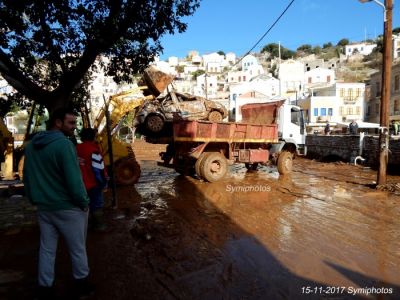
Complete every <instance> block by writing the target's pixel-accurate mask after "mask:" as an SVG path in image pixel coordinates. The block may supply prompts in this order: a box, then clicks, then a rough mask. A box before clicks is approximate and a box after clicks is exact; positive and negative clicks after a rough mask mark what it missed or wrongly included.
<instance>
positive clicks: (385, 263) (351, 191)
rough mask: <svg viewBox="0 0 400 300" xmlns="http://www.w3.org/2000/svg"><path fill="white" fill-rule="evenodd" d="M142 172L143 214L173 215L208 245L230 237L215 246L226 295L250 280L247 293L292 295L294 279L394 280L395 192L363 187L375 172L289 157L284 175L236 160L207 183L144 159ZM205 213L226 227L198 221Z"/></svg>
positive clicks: (398, 245)
mask: <svg viewBox="0 0 400 300" xmlns="http://www.w3.org/2000/svg"><path fill="white" fill-rule="evenodd" d="M142 169H143V175H142V178H141V179H140V182H139V183H138V184H137V186H136V189H137V191H138V193H139V194H140V195H141V197H142V204H141V206H142V211H141V213H142V214H141V216H142V217H143V216H145V217H148V218H150V219H151V218H156V219H157V218H162V215H163V214H164V215H166V214H168V213H169V212H171V211H174V212H175V213H176V212H179V216H180V217H181V218H183V219H184V220H185V222H186V223H187V224H193V226H194V227H195V228H201V230H204V231H205V232H207V234H206V235H207V236H208V237H213V238H212V239H214V240H215V241H214V242H216V241H217V240H219V239H221V237H224V236H233V237H234V238H228V239H226V240H225V241H223V240H222V241H219V242H217V244H218V245H220V250H221V251H222V253H223V255H224V260H223V263H222V264H223V265H224V266H225V267H226V266H227V265H228V266H229V265H231V267H230V268H231V269H232V271H231V272H233V273H232V274H234V275H232V276H233V277H235V276H236V277H235V278H234V279H232V282H235V285H236V286H237V288H236V289H233V290H232V291H231V292H230V293H228V294H229V295H231V296H232V295H243V294H246V293H247V292H244V291H246V290H247V287H248V286H249V285H252V286H254V288H255V290H254V291H255V292H254V293H255V294H254V295H257V293H258V292H259V293H260V295H267V294H268V293H269V292H268V291H271V290H273V291H274V292H276V293H278V294H279V293H281V294H282V295H283V298H285V297H287V298H292V299H296V297H294V294H293V293H295V290H294V289H293V288H292V287H293V286H294V287H296V291H297V292H298V289H299V288H300V286H301V285H311V284H314V286H315V284H324V285H326V286H342V285H344V286H354V287H356V286H363V285H365V284H378V283H377V282H385V283H388V284H392V285H394V286H400V278H399V277H398V269H399V266H400V253H399V249H400V218H399V216H400V209H399V205H398V204H399V203H400V202H399V201H400V200H399V199H400V198H399V197H398V196H396V195H393V194H388V193H387V192H377V191H374V190H371V189H370V188H368V187H366V185H367V184H370V183H371V182H373V180H374V177H375V174H374V172H373V171H372V170H365V169H361V168H353V167H352V166H348V165H334V164H319V163H316V162H311V161H307V160H296V163H295V170H294V172H293V173H292V174H291V175H290V176H285V177H279V175H277V172H276V171H275V170H274V168H269V167H261V168H260V170H259V171H258V172H247V170H246V169H245V167H244V166H243V165H234V166H232V167H231V169H230V175H228V176H227V177H226V178H225V179H224V180H222V181H220V182H216V183H205V182H202V181H199V180H197V179H195V178H183V177H181V176H179V175H177V174H176V173H175V172H174V171H173V170H170V169H166V168H162V167H156V166H154V165H151V164H148V165H145V166H144V167H142ZM392 179H393V180H395V179H396V178H392ZM220 217H222V219H221V218H220ZM207 218H208V220H209V222H210V224H211V223H213V222H216V224H223V223H224V222H227V226H226V228H224V227H221V226H217V227H216V228H213V227H212V226H211V227H208V226H206V225H200V227H199V224H202V223H201V222H204V219H206V220H207ZM200 219H202V220H203V221H199V220H200ZM198 222H200V223H198ZM228 224H229V226H228ZM232 228H238V229H240V230H239V231H238V230H237V229H236V230H234V229H232ZM199 230H200V229H199ZM224 231H227V232H225V233H223V232H224ZM228 231H229V232H228ZM233 231H238V232H240V233H239V234H238V232H233ZM216 263H217V262H216ZM220 263H221V262H218V264H220ZM218 264H217V265H218ZM218 266H219V267H221V266H220V265H218ZM211 269H212V268H211ZM213 270H214V269H213ZM213 272H216V271H215V270H214V271H213ZM221 272H222V271H221ZM222 273H223V272H222ZM221 276H222V277H224V276H225V275H221ZM228 277H229V276H228ZM288 280H289V281H293V282H294V284H293V285H291V286H292V287H290V288H288V287H287V286H285V285H287V281H288ZM199 285H200V284H199ZM231 286H232V285H230V284H226V285H225V292H226V291H229V288H230V287H231ZM265 287H268V288H265ZM271 299H272V298H271Z"/></svg>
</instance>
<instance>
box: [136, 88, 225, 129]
mask: <svg viewBox="0 0 400 300" xmlns="http://www.w3.org/2000/svg"><path fill="white" fill-rule="evenodd" d="M227 116H228V110H227V109H226V108H225V106H223V105H222V104H220V103H218V102H216V101H211V100H207V99H205V98H203V97H199V96H193V95H190V94H182V93H177V92H175V91H169V92H168V93H167V95H166V96H163V97H159V98H157V99H155V100H153V101H149V102H147V103H146V104H145V105H144V106H143V108H142V109H141V110H140V111H139V112H138V115H137V121H138V123H139V124H142V125H144V127H145V129H146V130H147V131H149V132H151V133H159V132H161V131H162V130H163V128H164V126H165V124H166V123H167V122H172V121H173V120H190V121H194V120H208V121H210V122H221V121H222V120H223V119H225V118H226V117H227Z"/></svg>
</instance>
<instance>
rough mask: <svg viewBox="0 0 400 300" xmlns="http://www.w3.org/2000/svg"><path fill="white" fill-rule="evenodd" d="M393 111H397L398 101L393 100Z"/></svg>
mask: <svg viewBox="0 0 400 300" xmlns="http://www.w3.org/2000/svg"><path fill="white" fill-rule="evenodd" d="M393 110H394V111H395V112H398V111H399V100H394V105H393Z"/></svg>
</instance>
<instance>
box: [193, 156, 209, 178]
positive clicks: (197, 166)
mask: <svg viewBox="0 0 400 300" xmlns="http://www.w3.org/2000/svg"><path fill="white" fill-rule="evenodd" d="M208 154H209V153H207V152H203V153H202V154H201V155H200V156H199V158H198V159H197V160H196V163H195V164H194V171H195V172H196V175H197V176H198V177H199V178H200V179H203V175H201V163H202V161H203V159H204V158H205V157H207V156H208Z"/></svg>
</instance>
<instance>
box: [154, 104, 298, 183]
mask: <svg viewBox="0 0 400 300" xmlns="http://www.w3.org/2000/svg"><path fill="white" fill-rule="evenodd" d="M241 111H242V116H243V119H242V122H241V123H232V122H226V123H222V122H207V121H186V120H178V121H174V123H173V142H172V143H170V144H169V145H168V147H167V152H165V153H161V156H162V159H164V164H165V165H167V166H170V167H173V168H174V169H175V170H176V171H177V172H178V173H180V174H183V175H191V174H193V173H195V174H196V175H197V176H198V177H199V178H201V179H204V180H205V181H209V182H215V181H218V180H220V179H222V178H223V177H224V176H225V175H226V173H227V171H228V166H229V165H231V164H234V163H244V164H245V165H246V168H247V169H248V170H251V171H255V170H257V168H258V166H259V165H268V164H275V165H276V166H277V169H278V171H279V173H280V174H288V173H290V172H291V171H292V160H293V159H294V157H295V155H296V154H300V153H301V152H302V151H304V150H302V148H303V147H302V146H303V145H304V144H303V145H302V144H301V141H302V140H303V141H304V137H302V135H304V122H303V118H302V111H301V110H300V109H299V108H298V107H296V106H293V105H288V104H285V101H284V100H281V101H274V102H269V103H261V104H246V105H244V106H242V110H241ZM283 130H286V132H283ZM288 130H290V131H291V133H289V132H288ZM297 138H298V140H299V141H300V143H297V141H296V139H297ZM171 161H172V163H171Z"/></svg>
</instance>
